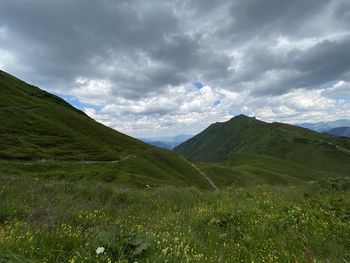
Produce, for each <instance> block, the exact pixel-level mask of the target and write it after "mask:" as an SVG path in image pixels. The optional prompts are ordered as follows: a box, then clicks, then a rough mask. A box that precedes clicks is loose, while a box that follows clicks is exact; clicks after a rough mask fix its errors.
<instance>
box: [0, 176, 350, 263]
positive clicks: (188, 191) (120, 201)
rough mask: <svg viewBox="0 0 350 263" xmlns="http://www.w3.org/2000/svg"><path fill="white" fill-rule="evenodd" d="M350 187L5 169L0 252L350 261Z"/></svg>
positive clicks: (10, 255)
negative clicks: (140, 182) (142, 179)
mask: <svg viewBox="0 0 350 263" xmlns="http://www.w3.org/2000/svg"><path fill="white" fill-rule="evenodd" d="M349 188H350V181H349V180H348V179H333V180H331V181H321V182H313V183H307V184H305V185H299V186H278V185H275V186H268V185H260V186H254V187H245V188H242V187H238V186H231V187H228V188H225V189H223V190H220V191H217V192H212V191H208V190H207V191H205V190H204V191H203V190H201V191H199V190H198V189H197V188H194V187H190V188H183V187H182V188H179V187H158V188H154V187H150V188H147V187H146V188H145V189H135V188H133V189H131V188H120V187H118V186H116V184H113V183H108V182H103V181H96V180H90V181H89V180H84V181H82V180H80V181H74V180H73V181H69V180H61V179H59V178H55V177H51V178H44V177H40V178H39V177H33V176H31V175H9V174H4V173H3V172H2V173H0V200H1V202H0V262H18V263H19V262H21V263H22V262H31V263H32V262H152V263H153V262H293V263H294V262H350V198H349ZM102 250H104V251H103V252H101V251H102ZM96 251H97V252H99V254H98V253H96ZM100 252H101V253H100Z"/></svg>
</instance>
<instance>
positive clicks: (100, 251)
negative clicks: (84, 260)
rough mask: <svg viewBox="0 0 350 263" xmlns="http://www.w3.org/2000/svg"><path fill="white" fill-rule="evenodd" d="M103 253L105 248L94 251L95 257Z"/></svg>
mask: <svg viewBox="0 0 350 263" xmlns="http://www.w3.org/2000/svg"><path fill="white" fill-rule="evenodd" d="M103 252H105V248H104V247H98V248H97V249H96V254H97V255H99V254H101V253H103Z"/></svg>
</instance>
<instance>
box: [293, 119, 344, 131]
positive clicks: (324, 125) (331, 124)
mask: <svg viewBox="0 0 350 263" xmlns="http://www.w3.org/2000/svg"><path fill="white" fill-rule="evenodd" d="M296 125H297V126H300V127H303V128H307V129H310V130H313V131H317V132H326V131H329V130H331V129H334V128H338V127H350V120H347V119H340V120H336V121H328V122H317V123H301V124H296Z"/></svg>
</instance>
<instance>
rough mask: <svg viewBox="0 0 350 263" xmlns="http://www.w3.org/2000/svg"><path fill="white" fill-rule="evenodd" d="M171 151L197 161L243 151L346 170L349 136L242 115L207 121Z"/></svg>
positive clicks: (307, 165)
mask: <svg viewBox="0 0 350 263" xmlns="http://www.w3.org/2000/svg"><path fill="white" fill-rule="evenodd" d="M175 151H176V152H178V153H180V154H182V155H184V156H185V157H187V158H191V159H194V160H197V161H205V162H221V163H222V162H226V163H227V162H229V160H230V158H231V156H232V154H234V153H246V154H251V155H257V156H268V157H271V158H276V159H279V160H283V161H286V162H288V163H292V164H294V165H298V166H302V167H305V168H307V169H312V170H315V171H323V172H327V173H337V174H338V173H340V174H350V139H347V138H343V137H336V136H332V135H328V134H321V133H318V132H314V131H311V130H308V129H304V128H301V127H297V126H293V125H288V124H284V123H266V122H263V121H260V120H257V119H255V118H250V117H247V116H244V115H239V116H236V117H234V118H232V119H231V120H229V121H227V122H222V123H215V124H212V125H210V126H209V127H208V128H206V129H205V130H204V131H202V132H201V133H199V134H198V135H196V136H194V137H193V138H191V139H190V140H188V141H186V142H185V143H183V144H181V145H179V146H178V147H176V148H175ZM247 163H249V160H247ZM262 163H264V162H263V161H262ZM266 168H267V169H269V165H268V164H267V165H266Z"/></svg>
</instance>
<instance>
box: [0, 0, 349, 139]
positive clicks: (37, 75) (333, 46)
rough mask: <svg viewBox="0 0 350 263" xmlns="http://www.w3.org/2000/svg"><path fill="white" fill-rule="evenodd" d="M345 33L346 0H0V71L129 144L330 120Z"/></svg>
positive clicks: (344, 103)
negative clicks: (253, 122) (244, 122)
mask: <svg viewBox="0 0 350 263" xmlns="http://www.w3.org/2000/svg"><path fill="white" fill-rule="evenodd" d="M349 25H350V3H349V1H348V0H308V1H305V0H295V1H281V0H249V1H247V0H234V1H231V0H218V1H212V0H197V1H194V0H193V1H191V0H173V1H134V0H124V1H123V0H119V1H116V0H114V1H112V0H99V1H95V0H74V1H72V0H53V1H47V0H33V1H26V0H11V1H7V0H0V68H1V69H3V70H5V71H7V72H9V73H11V74H13V75H16V76H18V77H19V78H21V79H23V80H25V81H27V82H30V83H32V84H35V85H37V86H40V87H41V88H43V89H46V90H49V91H51V92H55V93H56V94H60V95H61V96H62V97H64V98H66V99H67V98H71V102H72V103H73V104H75V105H76V106H78V107H80V108H82V109H83V110H85V112H86V113H88V114H89V115H90V116H91V117H93V118H95V119H97V120H98V121H101V122H103V123H105V124H107V125H109V126H111V127H113V128H115V129H117V130H119V131H122V132H125V133H128V134H131V135H134V136H140V137H147V136H151V135H154V136H157V135H171V134H178V133H184V132H186V133H193V134H194V133H197V132H199V131H200V130H201V129H203V128H204V127H206V126H207V125H209V124H210V123H211V122H216V121H223V120H227V119H229V118H231V117H232V116H233V115H236V114H239V113H243V114H247V115H255V116H257V117H258V118H260V119H264V120H266V121H284V122H291V123H298V122H305V121H308V122H313V121H314V122H317V121H324V120H334V119H338V118H350V27H349ZM67 95H70V96H67ZM72 96H73V97H72ZM74 101H75V103H74Z"/></svg>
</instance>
